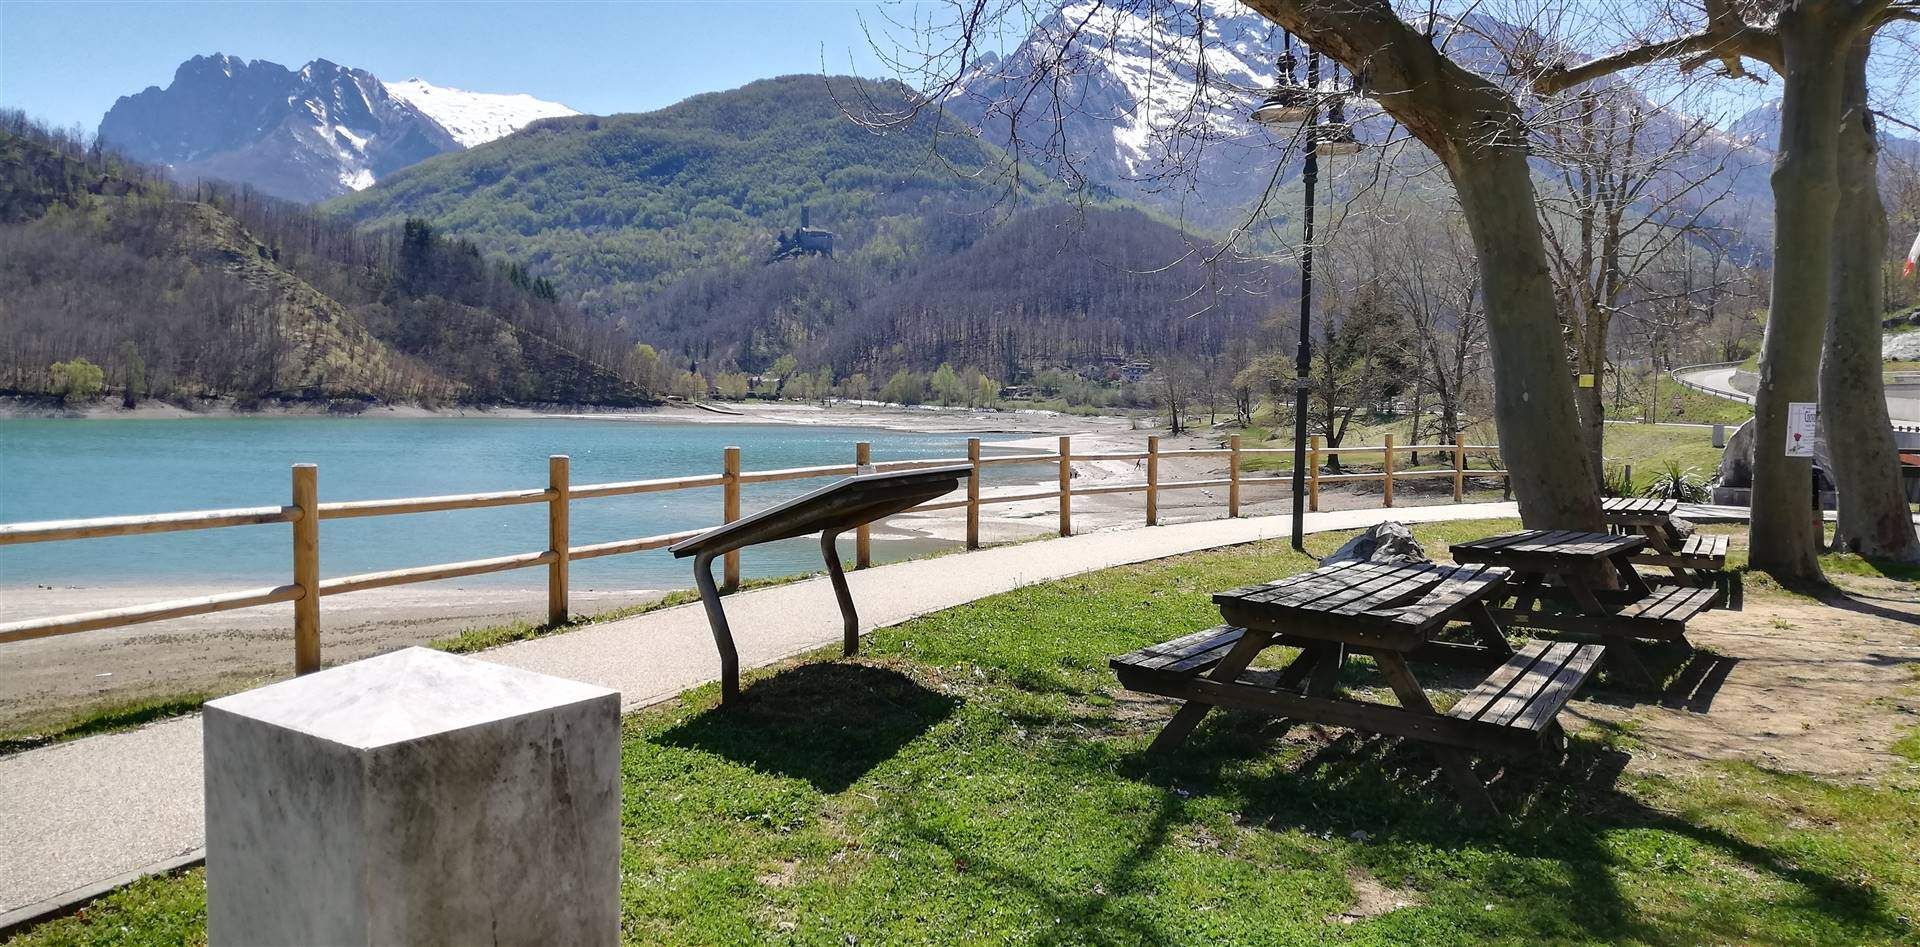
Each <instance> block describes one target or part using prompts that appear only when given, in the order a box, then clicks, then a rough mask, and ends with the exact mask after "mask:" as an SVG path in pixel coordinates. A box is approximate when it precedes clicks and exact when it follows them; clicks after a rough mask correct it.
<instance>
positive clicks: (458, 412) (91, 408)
mask: <svg viewBox="0 0 1920 947" xmlns="http://www.w3.org/2000/svg"><path fill="white" fill-rule="evenodd" d="M353 408H354V410H347V411H336V410H332V409H331V408H330V407H329V405H328V403H325V402H298V403H291V404H286V403H276V404H272V405H269V406H267V407H263V408H257V409H247V410H242V409H240V408H237V407H235V405H234V403H233V402H232V401H231V400H221V401H216V402H214V403H211V404H209V405H207V406H205V407H204V408H199V409H187V408H182V407H180V406H178V405H175V404H172V403H170V402H164V401H151V400H150V401H146V402H143V403H141V404H140V405H139V406H137V407H134V408H122V407H120V406H119V405H118V404H117V403H115V402H111V401H99V402H94V403H91V404H88V405H85V406H82V407H77V408H67V407H59V406H54V405H48V404H44V403H41V402H37V401H31V400H28V399H23V398H19V397H7V398H0V420H36V421H186V420H235V419H255V418H258V419H274V420H279V419H301V418H315V419H358V420H373V421H382V420H404V421H427V420H442V419H444V420H479V419H485V420H502V421H509V420H510V421H620V422H629V423H655V424H790V425H797V426H823V427H868V428H876V429H880V430H889V431H901V432H907V433H917V434H949V433H953V434H1080V433H1095V432H1110V431H1130V430H1134V429H1136V428H1135V425H1136V424H1137V423H1138V422H1139V421H1140V420H1142V419H1137V418H1132V417H1127V416H1121V415H1076V414H1063V413H1061V412H1058V411H1048V410H1044V409H1039V408H964V407H943V406H933V405H900V404H888V403H882V402H873V401H835V402H831V403H828V404H824V405H823V404H819V403H815V402H798V401H745V402H737V403H736V402H720V403H715V407H711V408H703V407H700V406H697V405H695V404H691V403H671V404H663V405H658V406H647V407H634V408H601V407H594V406H563V405H537V406H528V405H500V406H459V407H448V408H427V407H421V406H419V405H388V404H381V405H372V406H363V405H361V404H359V403H357V402H355V403H353Z"/></svg>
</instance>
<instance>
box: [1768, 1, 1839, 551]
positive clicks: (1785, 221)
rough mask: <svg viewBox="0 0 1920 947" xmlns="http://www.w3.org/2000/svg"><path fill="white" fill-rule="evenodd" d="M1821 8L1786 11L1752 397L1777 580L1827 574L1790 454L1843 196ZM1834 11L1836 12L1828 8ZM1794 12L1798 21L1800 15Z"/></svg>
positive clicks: (1804, 463)
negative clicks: (1768, 259)
mask: <svg viewBox="0 0 1920 947" xmlns="http://www.w3.org/2000/svg"><path fill="white" fill-rule="evenodd" d="M1821 12H1823V11H1809V10H1807V9H1806V8H1804V7H1798V6H1794V7H1789V8H1788V9H1787V10H1786V11H1785V12H1784V13H1782V15H1781V24H1780V31H1779V32H1780V45H1781V51H1782V58H1783V61H1784V66H1785V68H1784V69H1783V70H1782V73H1783V75H1784V77H1785V81H1784V83H1783V85H1784V89H1783V95H1782V99H1781V105H1780V117H1781V125H1780V148H1779V152H1778V156H1777V157H1776V159H1775V163H1774V168H1773V200H1774V253H1773V266H1774V269H1773V295H1772V300H1771V304H1770V307H1769V311H1768V313H1767V334H1766V340H1765V342H1763V343H1762V346H1761V352H1760V388H1759V390H1758V391H1757V392H1756V393H1755V396H1754V406H1753V415H1754V420H1753V424H1754V452H1753V453H1754V460H1753V526H1752V531H1751V534H1750V540H1749V541H1750V544H1751V552H1750V553H1749V561H1750V562H1751V563H1752V565H1753V567H1754V568H1756V569H1762V570H1765V571H1766V572H1768V573H1770V574H1772V575H1773V576H1774V577H1775V578H1777V579H1782V580H1788V581H1807V580H1817V579H1819V578H1821V573H1820V558H1819V544H1820V538H1819V536H1818V535H1817V534H1816V533H1815V531H1814V518H1813V517H1814V514H1813V513H1812V512H1811V503H1812V500H1811V491H1812V483H1813V479H1812V478H1813V462H1812V460H1810V459H1809V458H1805V457H1788V456H1786V454H1785V450H1786V442H1787V412H1788V407H1787V406H1788V405H1790V404H1792V403H1794V402H1811V401H1815V400H1816V399H1817V397H1818V394H1819V392H1818V375H1819V368H1820V342H1821V335H1822V332H1823V330H1824V328H1825V322H1826V320H1825V319H1823V318H1819V317H1818V316H1816V314H1820V315H1824V314H1825V313H1826V311H1827V305H1828V299H1827V287H1828V284H1829V282H1830V281H1831V278H1832V274H1831V272H1830V271H1831V267H1832V261H1833V232H1834V205H1835V203H1836V202H1837V201H1838V199H1839V194H1838V191H1839V181H1838V177H1837V174H1838V171H1839V166H1838V160H1839V143H1838V136H1839V129H1840V101H1841V95H1840V92H1841V86H1842V84H1843V83H1842V81H1841V78H1842V75H1843V72H1844V67H1843V63H1842V59H1843V57H1842V53H1843V52H1844V51H1845V50H1844V49H1843V47H1842V45H1841V41H1840V39H1839V34H1840V33H1841V32H1842V31H1841V30H1839V29H1837V28H1836V27H1834V26H1833V25H1830V24H1827V23H1824V22H1817V20H1819V19H1820V16H1821ZM1827 16H1829V17H1830V16H1831V14H1830V13H1827ZM1791 20H1799V21H1801V22H1797V23H1793V22H1789V21H1791Z"/></svg>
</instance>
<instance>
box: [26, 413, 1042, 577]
mask: <svg viewBox="0 0 1920 947" xmlns="http://www.w3.org/2000/svg"><path fill="white" fill-rule="evenodd" d="M1018 436H1019V435H1014V434H1007V435H998V436H993V437H983V438H982V439H983V440H987V441H989V442H992V441H1004V440H1011V439H1014V438H1017V437H1018ZM863 440H864V441H870V442H872V444H873V457H874V459H875V460H879V461H885V460H907V459H916V458H931V457H961V456H965V454H966V436H965V435H960V434H912V433H903V432H896V431H886V430H876V429H871V428H851V427H827V426H805V425H784V424H689V423H673V422H654V421H643V422H636V421H592V420H573V419H493V418H485V419H439V418H435V419H424V420H399V419H392V420H382V419H370V418H234V419H214V418H204V419H202V418H195V419H188V420H122V421H110V420H98V421H95V420H88V421H67V420H0V521H4V522H21V521H29V520H48V519H68V518H78V517H89V516H113V515H123V514H147V513H171V512H180V511H186V510H199V509H216V508H222V507H244V506H270V505H281V504H285V503H286V502H288V494H289V491H290V474H289V472H288V468H289V467H290V466H291V465H293V464H295V463H313V464H318V465H319V468H320V469H319V484H320V499H321V501H322V502H328V501H335V500H360V499H382V498H389V497H407V496H430V495H436V494H446V493H474V492H481V491H492V490H513V489H526V488H536V487H544V486H545V485H546V482H547V457H548V455H550V454H567V455H569V456H570V457H571V458H572V482H573V483H574V484H589V483H604V482H608V481H616V480H641V479H650V478H655V477H676V476H686V475H693V474H710V473H717V472H719V470H720V465H721V454H722V449H723V448H725V447H727V446H729V445H736V446H739V447H740V448H741V466H742V468H743V469H745V470H749V471H751V470H765V469H773V468H782V467H804V466H814V465H823V464H842V463H850V462H851V461H852V460H853V453H854V443H855V442H857V441H863ZM1015 469H1016V468H995V470H994V474H995V477H994V479H995V480H999V481H1001V482H1009V481H1008V480H1006V479H1003V478H1005V477H1008V476H1010V475H1012V474H1013V471H1014V470H1015ZM1003 472H1004V473H1003ZM827 482H828V481H826V480H818V479H816V480H800V481H788V482H784V483H770V484H751V485H748V486H746V487H744V488H743V506H744V508H745V511H746V512H752V511H753V510H755V509H758V508H760V507H763V506H767V505H770V504H772V503H775V502H778V501H780V500H783V499H786V498H788V497H791V496H794V495H797V494H799V493H802V492H805V491H807V490H810V489H814V488H816V487H818V486H821V485H822V484H825V483H827ZM720 503H721V492H720V490H719V489H718V488H706V489H698V490H681V491H673V492H668V493H649V494H641V495H638V496H626V497H608V498H604V499H593V500H576V501H574V503H573V511H572V523H571V537H572V541H573V543H574V544H575V545H585V544H588V543H595V542H606V541H610V540H616V539H629V538H634V537H638V536H649V535H656V534H660V533H669V532H676V531H679V530H683V529H692V528H696V527H699V526H706V525H711V524H714V523H717V522H719V518H720ZM288 537H289V528H288V527H287V526H286V525H284V524H275V525H268V526H241V527H231V528H224V529H212V530H197V531H192V532H184V533H167V534H159V535H150V536H124V537H113V538H107V539H85V540H71V541H65V542H52V543H35V544H29V545H24V546H7V547H0V588H5V587H10V586H11V587H17V586H25V585H36V584H39V585H53V586H71V585H81V586H92V585H147V584H161V583H179V584H206V583H234V584H235V587H236V588H237V587H240V586H242V585H254V584H261V585H265V584H277V583H282V582H286V581H289V572H290V570H291V568H292V566H291V561H290V552H289V548H288V547H289V542H290V540H289V538H288ZM932 545H934V544H932V543H931V542H913V541H900V542H887V543H880V542H876V543H875V544H874V555H875V557H876V558H898V557H902V556H906V555H912V554H916V553H919V552H924V551H926V550H927V549H928V548H930V546H932ZM545 547H546V507H545V506H544V505H543V504H530V505H526V506H514V507H498V508H494V509H483V510H455V511H446V512H438V513H414V514H409V515H404V516H383V517H369V518H353V519H343V520H327V521H325V522H324V523H323V524H322V525H321V542H320V551H321V562H320V568H321V575H322V576H327V577H331V576H338V575H347V574H352V573H359V572H371V571H377V570H383V569H397V568H402V567H406V566H417V565H427V564H431V563H438V562H451V561H456V560H463V559H479V558H484V557H489V556H501V555H509V554H513V553H521V552H532V551H537V550H540V549H544V548H545ZM819 568H820V560H819V547H818V544H817V542H816V541H814V540H805V539H803V540H793V541H789V542H786V543H780V544H773V545H769V546H764V547H759V548H756V549H753V550H749V551H747V552H746V553H744V554H743V557H742V570H743V572H744V573H745V574H746V575H748V576H749V577H751V576H769V575H790V574H793V573H796V572H810V571H816V570H818V569H819ZM691 575H692V573H691V567H690V566H689V565H688V563H687V562H686V561H682V560H676V559H674V558H673V557H672V556H671V555H670V554H668V553H667V552H665V551H664V550H653V551H649V552H642V553H634V554H630V555H623V556H608V557H603V558H599V559H590V560H583V561H579V562H576V563H574V564H573V570H572V581H573V584H574V586H575V587H576V588H582V589H585V588H599V589H662V588H683V587H687V586H689V585H690V584H691ZM449 581H451V582H460V583H487V584H492V585H507V586H525V587H530V588H531V587H543V586H544V583H545V581H546V580H545V571H544V570H543V569H537V568H536V569H522V570H515V571H512V572H502V573H495V574H492V575H486V576H473V577H468V578H464V579H458V580H449Z"/></svg>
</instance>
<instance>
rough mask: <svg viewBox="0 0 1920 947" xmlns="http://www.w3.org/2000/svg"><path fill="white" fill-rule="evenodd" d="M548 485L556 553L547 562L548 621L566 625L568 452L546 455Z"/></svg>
mask: <svg viewBox="0 0 1920 947" xmlns="http://www.w3.org/2000/svg"><path fill="white" fill-rule="evenodd" d="M547 489H548V490H551V491H553V498H552V499H550V500H548V501H547V551H548V552H551V553H553V561H552V562H551V563H548V564H547V624H549V625H564V624H566V621H567V551H568V548H569V542H568V539H567V519H568V513H569V512H570V511H569V510H568V504H569V503H570V502H571V500H570V499H569V489H568V486H567V455H565V454H554V455H553V456H551V457H548V458H547Z"/></svg>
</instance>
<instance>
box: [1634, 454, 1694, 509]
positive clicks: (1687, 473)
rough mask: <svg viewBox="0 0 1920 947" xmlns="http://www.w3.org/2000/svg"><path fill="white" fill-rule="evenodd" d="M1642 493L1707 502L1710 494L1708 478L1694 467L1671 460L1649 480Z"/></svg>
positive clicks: (1647, 495)
mask: <svg viewBox="0 0 1920 947" xmlns="http://www.w3.org/2000/svg"><path fill="white" fill-rule="evenodd" d="M1640 495H1641V496H1643V497H1657V498H1659V499H1662V500H1679V501H1680V502H1682V503H1705V502H1707V496H1708V491H1707V478H1705V477H1703V476H1701V475H1700V474H1699V473H1697V472H1695V470H1694V469H1693V468H1692V467H1687V468H1684V469H1683V468H1682V467H1681V466H1680V465H1679V464H1677V463H1674V462H1672V461H1669V462H1668V463H1667V468H1666V469H1665V470H1662V471H1661V472H1660V473H1658V474H1655V475H1654V478H1653V479H1652V480H1650V481H1648V482H1647V487H1646V489H1644V490H1642V491H1640Z"/></svg>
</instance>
